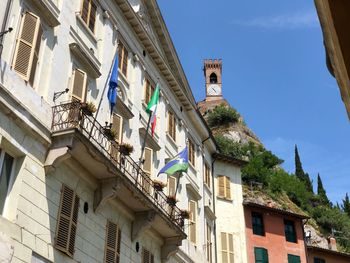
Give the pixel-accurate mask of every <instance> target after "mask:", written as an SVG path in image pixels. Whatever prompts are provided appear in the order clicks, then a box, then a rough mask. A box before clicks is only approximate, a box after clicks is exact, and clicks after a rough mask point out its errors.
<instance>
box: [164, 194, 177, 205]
mask: <svg viewBox="0 0 350 263" xmlns="http://www.w3.org/2000/svg"><path fill="white" fill-rule="evenodd" d="M177 201H178V200H177V199H176V196H175V195H168V196H167V198H166V202H167V203H168V204H169V205H170V206H175V205H176V203H177Z"/></svg>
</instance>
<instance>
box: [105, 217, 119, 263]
mask: <svg viewBox="0 0 350 263" xmlns="http://www.w3.org/2000/svg"><path fill="white" fill-rule="evenodd" d="M120 240H121V231H120V228H119V227H118V226H117V225H116V224H114V223H112V222H111V221H107V226H106V246H105V260H104V262H105V263H119V260H120Z"/></svg>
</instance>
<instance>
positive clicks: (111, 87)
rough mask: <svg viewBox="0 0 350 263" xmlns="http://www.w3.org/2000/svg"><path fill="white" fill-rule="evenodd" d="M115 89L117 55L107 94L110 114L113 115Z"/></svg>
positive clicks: (116, 85)
mask: <svg viewBox="0 0 350 263" xmlns="http://www.w3.org/2000/svg"><path fill="white" fill-rule="evenodd" d="M117 87H118V55H117V54H116V56H115V59H114V64H113V69H112V73H111V77H110V79H109V88H108V93H107V97H108V100H109V103H110V105H111V114H112V113H113V108H114V106H115V104H116V103H117Z"/></svg>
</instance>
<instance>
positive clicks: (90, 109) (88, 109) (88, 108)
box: [81, 102, 96, 116]
mask: <svg viewBox="0 0 350 263" xmlns="http://www.w3.org/2000/svg"><path fill="white" fill-rule="evenodd" d="M81 110H82V111H83V112H84V113H85V114H86V115H88V116H92V114H94V113H95V112H96V106H95V104H93V103H92V102H87V103H86V102H83V103H82V104H81Z"/></svg>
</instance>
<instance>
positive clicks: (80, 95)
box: [72, 68, 87, 102]
mask: <svg viewBox="0 0 350 263" xmlns="http://www.w3.org/2000/svg"><path fill="white" fill-rule="evenodd" d="M72 74H73V75H72V99H73V100H77V101H81V102H83V101H85V95H86V94H85V93H86V78H87V77H86V73H85V72H84V71H82V70H80V69H77V68H75V69H73V73H72Z"/></svg>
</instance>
